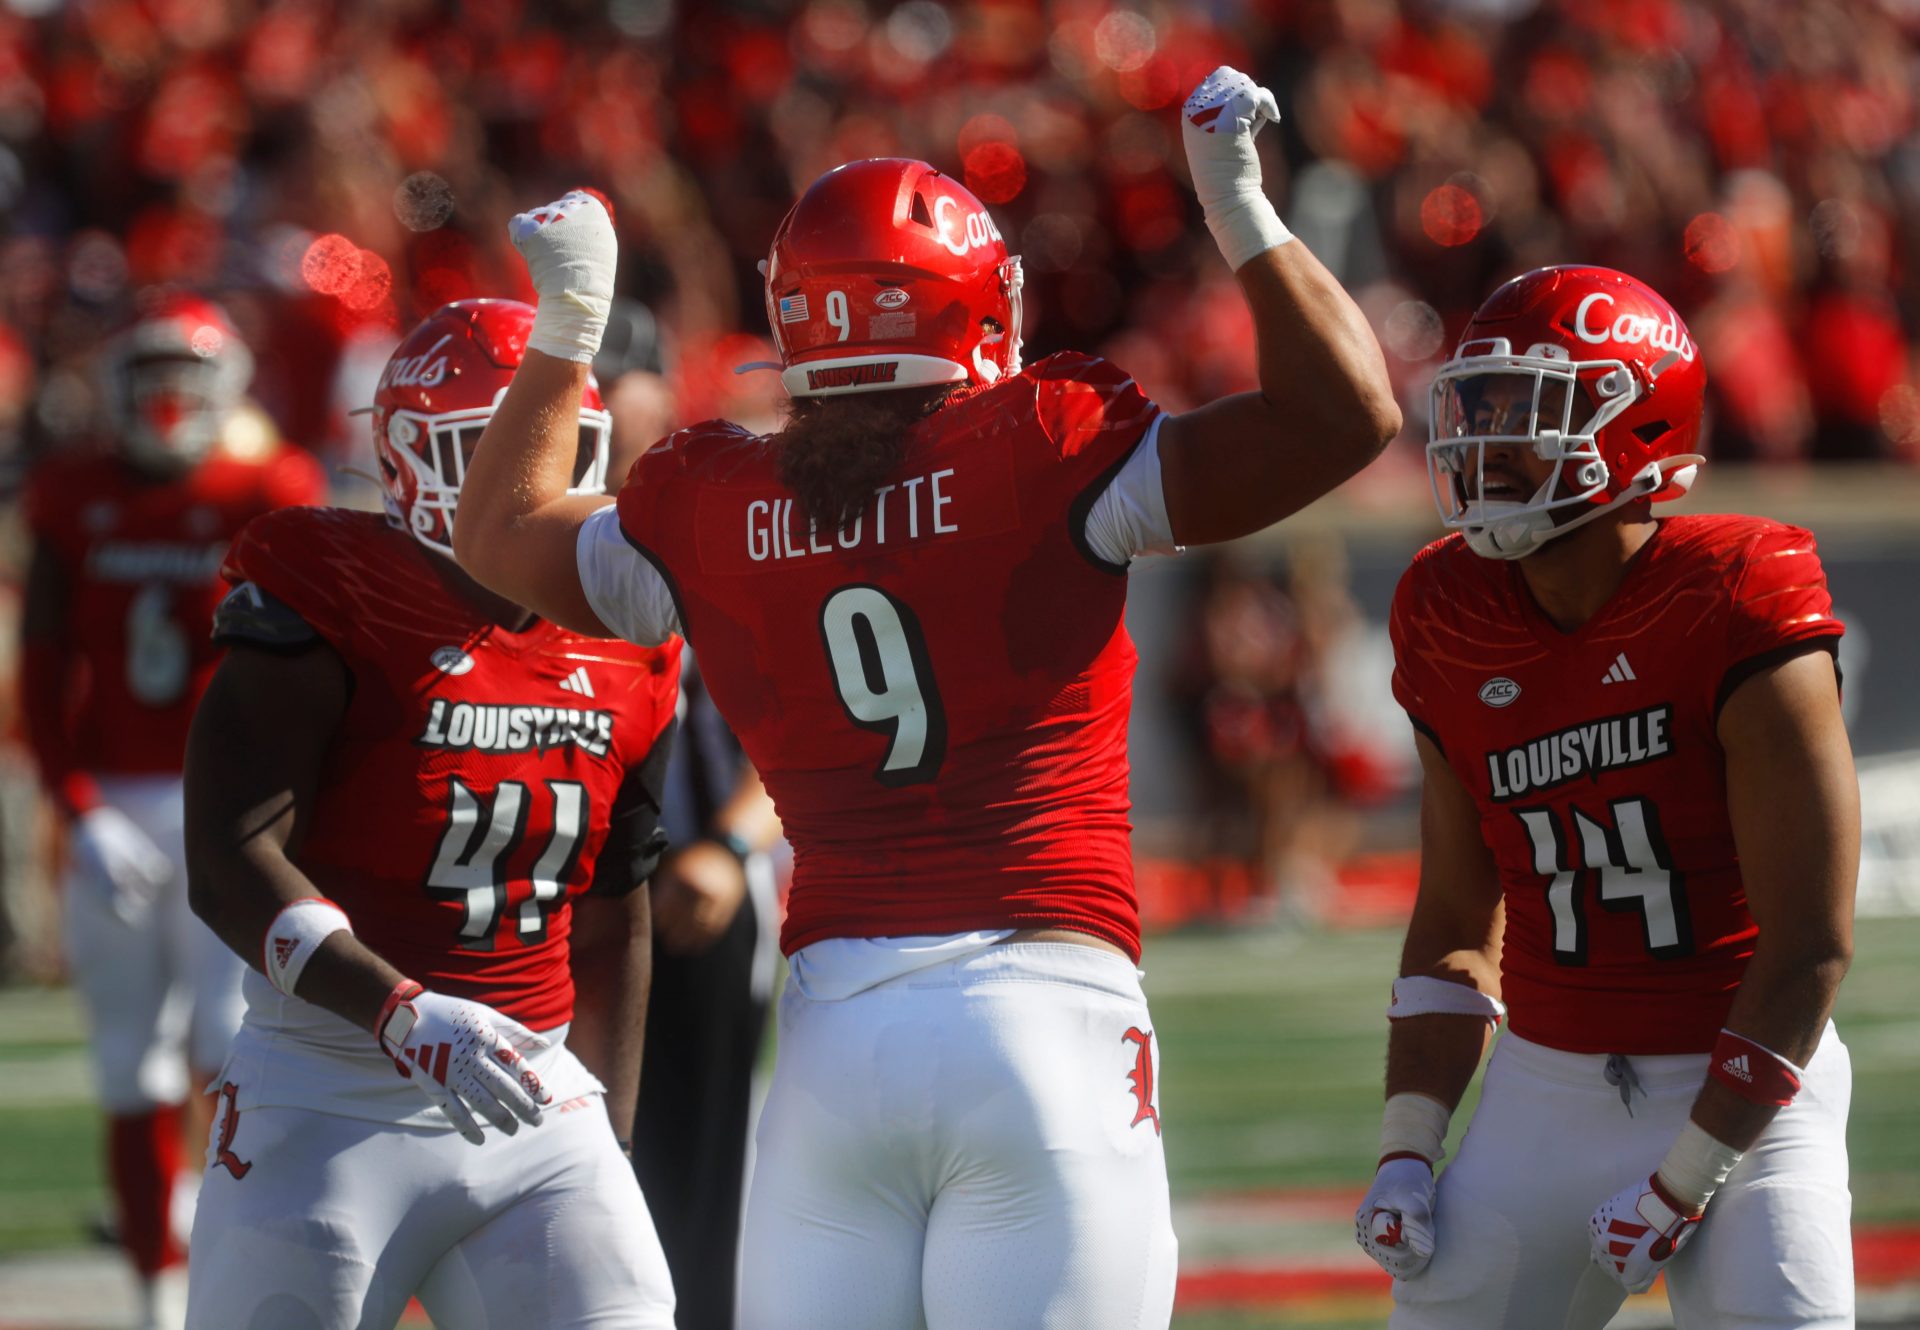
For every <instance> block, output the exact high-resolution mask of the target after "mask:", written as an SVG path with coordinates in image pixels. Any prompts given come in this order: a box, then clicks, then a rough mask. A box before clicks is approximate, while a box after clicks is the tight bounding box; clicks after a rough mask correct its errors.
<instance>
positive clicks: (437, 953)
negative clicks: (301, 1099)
mask: <svg viewBox="0 0 1920 1330" xmlns="http://www.w3.org/2000/svg"><path fill="white" fill-rule="evenodd" d="M225 574H226V576H227V578H228V580H230V581H232V582H233V583H235V584H236V590H235V591H234V592H233V593H232V594H231V595H230V596H229V597H228V600H227V601H226V602H225V603H223V604H222V606H221V609H220V615H219V618H218V620H217V621H216V624H217V627H218V629H219V630H220V631H221V632H223V633H224V634H225V635H227V636H229V637H231V638H234V639H236V640H246V641H253V642H261V641H262V639H261V637H260V635H259V634H257V633H255V634H249V633H247V632H245V631H243V628H242V625H243V621H244V620H245V617H246V610H247V605H246V601H247V598H248V597H249V595H252V594H254V593H256V592H258V593H263V594H264V596H267V597H271V598H272V599H273V600H274V601H277V602H279V603H280V604H281V605H284V606H285V607H287V608H289V609H291V610H292V611H293V612H294V613H295V614H297V615H298V616H299V617H300V619H301V620H304V621H305V624H306V626H307V627H309V628H311V630H312V631H313V632H314V633H316V634H318V635H319V637H320V638H321V639H323V640H324V641H325V642H326V643H327V644H328V645H330V646H331V647H332V648H333V649H334V651H335V652H337V653H338V654H339V656H340V658H341V660H342V661H344V662H345V664H346V666H347V669H348V670H349V671H350V672H351V674H352V685H351V698H350V700H349V702H348V706H347V712H346V715H345V717H344V719H343V720H342V722H341V725H340V729H339V731H338V733H337V734H336V735H335V736H334V741H333V745H332V747H331V749H330V750H329V752H328V754H327V757H326V760H325V765H324V767H323V769H322V771H321V776H320V781H319V788H318V790H317V791H316V797H315V800H314V807H313V813H312V816H311V818H310V820H309V825H308V828H307V831H306V836H305V839H304V841H303V843H302V844H301V845H300V847H299V849H298V851H297V852H296V854H295V861H296V862H297V864H298V865H299V867H300V869H301V871H303V872H304V873H306V875H307V876H308V877H309V878H311V879H312V881H313V883H314V885H315V886H316V887H318V888H319V889H320V890H321V892H322V893H323V894H325V895H326V897H327V898H328V899H330V900H332V901H335V902H337V903H338V904H339V905H340V907H341V908H342V909H344V910H345V911H346V912H347V915H348V917H349V918H351V919H352V920H353V928H354V932H355V934H356V935H357V936H358V937H359V938H360V940H361V941H362V942H365V943H366V944H367V945H368V946H369V947H371V948H373V950H375V951H377V952H379V953H380V954H381V955H382V956H384V957H386V958H387V959H388V960H389V961H391V962H392V963H393V964H394V965H395V966H397V967H398V968H399V969H400V971H401V972H402V973H404V974H406V975H408V976H409V977H411V978H413V979H417V980H419V981H420V982H421V983H423V984H425V985H427V987H429V988H431V989H434V990H436V991H439V992H444V993H448V994H451V995H452V996H454V997H462V998H469V999H472V1000H474V1001H477V1002H484V1003H486V1004H487V1005H488V1006H490V1007H493V1008H494V1009H495V1010H498V1011H502V1012H505V1013H506V1014H507V1015H509V1016H511V1017H513V1018H514V1019H515V1020H518V1021H519V1022H521V1023H522V1024H523V1025H526V1026H528V1027H529V1028H531V1029H534V1030H542V1031H544V1030H551V1029H553V1028H554V1027H556V1026H558V1025H562V1024H564V1023H566V1022H567V1021H569V1020H571V1019H572V1016H573V979H572V973H571V970H570V968H569V965H568V950H567V938H568V932H569V929H570V926H571V909H570V906H569V901H570V898H571V897H572V896H574V895H577V894H579V893H580V892H582V891H584V890H585V889H586V887H587V885H588V884H589V883H590V882H592V880H593V869H594V863H595V859H596V857H597V856H598V854H599V851H600V848H601V846H602V845H603V844H604V843H605V840H606V837H607V833H608V813H609V810H610V809H611V808H612V806H613V804H614V800H615V796H616V794H617V793H618V792H619V790H620V789H621V786H622V783H623V781H625V780H626V778H627V776H628V773H629V772H630V771H632V770H634V769H635V768H638V767H639V766H640V765H641V764H642V762H643V761H644V760H645V759H646V757H647V754H648V752H649V751H650V750H651V749H652V747H653V745H654V742H655V741H656V740H657V739H658V738H659V736H660V734H661V732H662V730H663V729H664V728H665V727H666V725H667V723H668V722H669V721H670V720H672V718H673V714H674V705H675V703H676V701H677V699H678V690H679V677H680V644H679V642H678V640H674V641H672V642H670V643H668V644H667V645H666V646H664V647H659V648H650V649H649V648H641V647H636V646H633V645H632V644H630V643H627V642H617V641H602V640H599V639H596V638H589V637H582V636H580V635H579V634H576V633H572V632H569V631H567V630H565V629H563V628H560V627H557V626H555V625H553V624H550V623H547V622H545V621H544V620H536V621H535V622H534V623H533V624H532V626H531V627H529V628H527V629H526V630H525V631H523V632H510V631H508V630H506V629H504V628H502V627H500V626H499V625H497V624H495V623H493V622H491V621H489V620H487V619H486V618H484V617H482V616H481V615H480V614H478V613H477V612H476V611H475V610H473V609H472V608H471V607H470V606H469V605H468V604H467V603H466V601H465V600H464V599H462V598H460V597H458V596H456V595H455V594H453V593H452V592H451V591H450V590H449V588H448V586H447V583H446V582H445V580H444V578H445V577H446V576H447V573H446V571H444V570H443V567H442V563H441V561H440V560H438V559H436V558H435V556H433V555H431V554H429V553H428V552H427V551H426V550H425V549H423V548H422V547H421V546H420V544H419V543H418V542H417V541H415V540H414V539H413V538H412V537H411V536H409V535H408V534H407V533H406V532H404V531H400V530H397V529H395V528H394V527H392V526H389V525H388V524H387V521H386V519H385V518H384V517H382V516H380V515H378V514H373V513H359V512H349V511H346V510H344V509H339V508H298V509H289V510H286V511H284V512H279V513H274V514H272V515H270V516H268V517H264V518H261V519H259V520H257V521H255V522H254V523H252V524H251V525H250V526H248V527H247V529H246V530H245V531H243V532H241V534H240V538H239V539H238V540H237V541H235V542H234V546H233V551H232V553H231V554H230V556H229V557H228V560H227V566H226V568H225ZM260 741H261V742H262V743H270V742H272V736H271V735H262V736H260ZM247 996H248V1002H249V1005H250V1007H251V1008H253V1009H254V1010H252V1011H250V1013H249V1016H248V1020H249V1022H256V1021H258V1020H261V1019H264V1013H265V1012H266V1011H267V1010H268V1009H270V1008H271V1009H274V1010H280V1013H281V1016H282V1017H284V1018H285V1020H287V1021H294V1020H297V1019H299V1018H300V1016H301V1015H302V1013H299V1012H295V1011H292V1010H290V1009H291V1008H293V1007H296V1006H297V1007H303V1008H304V1007H306V1004H301V1003H293V1002H291V1001H288V1002H281V1001H280V1000H279V997H278V994H277V993H275V992H274V990H273V989H272V988H271V987H270V986H269V985H268V984H267V983H266V981H265V980H264V979H263V978H261V977H260V976H259V975H258V974H254V973H249V975H248V988H247ZM307 1013H308V1014H311V1015H312V1016H313V1017H314V1019H315V1020H320V1018H323V1017H324V1018H326V1019H325V1020H324V1021H321V1022H320V1023H321V1024H322V1025H323V1026H327V1025H329V1023H331V1025H338V1026H339V1028H340V1030H341V1031H343V1032H345V1034H346V1035H347V1036H349V1040H348V1042H349V1043H350V1044H351V1046H352V1047H353V1048H354V1049H356V1050H360V1049H362V1047H363V1046H365V1051H367V1052H368V1053H369V1056H371V1054H372V1052H374V1051H376V1050H372V1049H371V1045H370V1041H368V1040H367V1038H366V1036H365V1035H364V1034H362V1033H361V1032H360V1031H358V1030H351V1029H350V1028H349V1027H347V1026H346V1024H345V1022H340V1021H338V1020H337V1019H336V1018H332V1017H330V1016H328V1015H327V1013H324V1012H321V1011H320V1010H319V1009H318V1008H307ZM311 1033H312V1034H313V1035H314V1037H315V1038H320V1037H321V1036H322V1034H323V1031H320V1030H315V1031H312V1032H311ZM392 1079H393V1078H392V1076H391V1064H390V1063H389V1064H388V1067H387V1074H386V1075H385V1076H384V1077H383V1078H381V1083H382V1084H386V1083H388V1082H391V1081H392ZM414 1097H415V1098H416V1099H417V1096H414Z"/></svg>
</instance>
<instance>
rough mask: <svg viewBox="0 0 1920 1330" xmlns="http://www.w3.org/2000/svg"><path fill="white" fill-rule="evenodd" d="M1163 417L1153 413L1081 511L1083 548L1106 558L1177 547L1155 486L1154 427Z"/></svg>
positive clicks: (1122, 559)
mask: <svg viewBox="0 0 1920 1330" xmlns="http://www.w3.org/2000/svg"><path fill="white" fill-rule="evenodd" d="M1166 418H1167V417H1166V414H1165V413H1164V412H1162V413H1161V414H1160V415H1158V416H1155V417H1154V420H1153V424H1151V425H1149V426H1148V427H1147V437H1146V438H1144V439H1142V440H1141V441H1140V446H1139V447H1138V448H1135V449H1134V450H1133V456H1131V457H1129V458H1128V459H1127V464H1126V465H1125V466H1123V467H1121V468H1120V474H1119V475H1117V476H1115V477H1114V478H1113V482H1112V483H1111V484H1109V485H1108V486H1107V488H1106V491H1105V493H1103V494H1101V496H1100V497H1099V498H1098V499H1095V500H1094V502H1093V508H1092V510H1091V511H1090V512H1089V513H1088V514H1087V530H1086V537H1087V548H1089V549H1091V550H1092V551H1093V552H1094V553H1095V554H1097V555H1099V556H1100V557H1101V558H1103V559H1105V560H1106V561H1107V562H1108V563H1117V564H1127V563H1131V562H1132V561H1133V560H1134V559H1135V558H1137V557H1139V556H1140V555H1142V554H1178V553H1179V552H1180V549H1181V547H1180V546H1179V545H1176V544H1175V543H1174V540H1173V528H1172V526H1171V525H1170V524H1169V523H1168V521H1167V496H1166V494H1165V492H1164V491H1163V490H1162V489H1161V488H1160V426H1161V423H1162V422H1164V421H1165V420H1166Z"/></svg>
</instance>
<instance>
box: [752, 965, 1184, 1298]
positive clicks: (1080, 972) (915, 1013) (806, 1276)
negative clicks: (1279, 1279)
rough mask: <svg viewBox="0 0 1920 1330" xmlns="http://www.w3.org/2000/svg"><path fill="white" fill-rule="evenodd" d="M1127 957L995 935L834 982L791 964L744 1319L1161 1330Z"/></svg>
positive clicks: (1153, 1147)
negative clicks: (901, 971) (802, 981)
mask: <svg viewBox="0 0 1920 1330" xmlns="http://www.w3.org/2000/svg"><path fill="white" fill-rule="evenodd" d="M1152 1032H1153V1026H1152V1022H1151V1020H1150V1018H1149V1017H1148V1015H1147V1004H1146V998H1145V997H1144V995H1143V994H1142V993H1141V990H1140V981H1139V972H1138V971H1136V970H1135V969H1134V967H1133V965H1132V964H1131V963H1130V962H1129V961H1127V960H1126V959H1125V958H1124V957H1121V956H1116V955H1113V954H1112V953H1110V952H1105V951H1101V950H1098V949H1095V948H1093V947H1086V946H1076V945H1074V944H1072V943H1013V944H1006V945H1000V946H993V947H989V948H987V949H985V950H984V951H980V952H977V953H974V954H972V955H970V956H967V957H965V958H963V959H960V960H955V961H950V962H946V963H943V964H939V965H934V966H931V967H929V968H926V969H922V970H916V971H914V972H912V973H910V974H906V975H902V976H900V977H899V978H896V979H893V980H890V981H888V982H886V983H883V984H880V985H879V986H877V987H874V988H869V989H865V990H863V991H861V992H858V993H856V994H854V995H853V996H851V997H847V998H843V999H840V1000H838V1001H817V1000H814V999H810V998H808V997H806V996H804V995H802V994H801V993H800V992H799V991H798V987H797V985H795V984H793V983H791V982H790V983H789V984H788V985H787V990H786V993H785V994H784V995H783V997H782V999H781V1004H780V1054H779V1061H778V1063H777V1065H776V1067H775V1069H774V1074H773V1085H772V1087H771V1089H770V1091H769V1093H768V1097H767V1103H766V1108H765V1110H764V1112H763V1113H762V1115H761V1119H760V1130H759V1135H758V1154H757V1155H756V1159H755V1164H754V1173H753V1184H752V1188H751V1190H750V1192H749V1195H748V1198H747V1213H746V1220H745V1234H744V1237H743V1250H742V1257H741V1269H742V1272H743V1274H742V1283H743V1287H742V1290H741V1301H740V1320H739V1324H740V1327H741V1330H927V1328H930V1330H1136V1328H1138V1330H1163V1327H1165V1326H1166V1325H1167V1323H1168V1321H1169V1319H1170V1318H1171V1316H1172V1311H1173V1285H1174V1264H1175V1243H1174V1236H1173V1225H1172V1222H1171V1216H1170V1211H1169V1204H1168V1199H1167V1169H1166V1156H1165V1154H1164V1153H1163V1151H1162V1149H1161V1143H1160V1132H1159V1095H1158V1072H1159V1060H1158V1048H1157V1045H1156V1044H1155V1042H1154V1040H1153V1037H1152Z"/></svg>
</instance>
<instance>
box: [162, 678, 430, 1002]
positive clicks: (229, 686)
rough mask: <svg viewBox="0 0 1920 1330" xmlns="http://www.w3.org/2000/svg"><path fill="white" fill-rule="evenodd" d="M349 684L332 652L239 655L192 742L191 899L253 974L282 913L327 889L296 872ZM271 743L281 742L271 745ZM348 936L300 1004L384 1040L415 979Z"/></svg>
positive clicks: (330, 941) (322, 960)
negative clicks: (384, 1009)
mask: <svg viewBox="0 0 1920 1330" xmlns="http://www.w3.org/2000/svg"><path fill="white" fill-rule="evenodd" d="M348 695H349V676H348V673H347V668H346V666H345V664H344V663H343V662H342V661H341V660H340V658H339V656H338V655H336V654H335V653H334V651H333V649H332V648H331V647H328V646H324V645H315V646H311V647H309V648H307V649H306V650H305V651H302V652H300V653H298V654H295V655H281V654H277V653H273V652H268V651H263V650H258V649H255V648H252V647H247V646H236V647H234V648H233V650H232V651H230V652H229V653H228V654H227V657H226V659H225V660H224V661H222V662H221V664H220V668H219V669H218V670H217V671H216V672H215V674H214V677H213V681H212V683H211V684H210V685H209V687H208V689H207V692H206V696H205V697H204V698H202V700H201V702H200V708H199V710H198V711H197V712H196V713H195V714H194V718H193V730H192V732H191V734H190V735H189V736H188V739H187V761H186V773H185V776H186V804H187V828H186V833H187V882H188V886H187V898H188V902H189V904H190V905H191V906H192V907H193V912H194V913H195V914H196V915H198V916H199V917H200V918H201V920H202V921H203V922H205V923H206V925H207V926H208V927H209V928H211V929H212V930H213V931H214V932H215V933H216V934H218V935H219V937H220V940H221V941H223V942H225V943H226V944H227V945H228V946H229V947H232V948H233V949H234V951H235V952H237V953H238V954H239V955H240V958H241V959H242V960H244V961H246V962H247V964H249V965H251V966H252V967H253V968H254V969H256V970H258V969H261V968H262V967H261V961H262V956H261V950H260V948H261V939H262V938H264V937H265V936H266V932H267V929H268V928H269V927H270V926H271V925H272V923H273V919H274V916H275V915H277V914H279V912H280V911H281V909H282V908H284V907H285V906H287V905H289V904H291V903H292V902H294V901H297V900H301V899H303V898H306V897H312V896H319V895H321V894H322V893H321V891H320V890H319V889H318V888H317V887H315V886H314V884H313V882H312V881H311V880H310V879H308V877H307V875H306V874H305V873H303V872H301V871H300V869H299V867H298V866H297V865H296V864H295V863H294V861H293V856H294V855H296V854H297V853H298V851H299V848H300V842H301V838H302V836H304V834H305V832H306V829H307V822H308V818H309V817H310V816H311V814H312V809H313V802H314V794H315V790H316V788H317V785H318V782H319V778H320V773H321V771H322V769H323V767H324V765H325V761H326V754H327V749H328V747H329V746H330V745H331V744H332V742H333V736H334V734H335V732H336V731H337V730H338V729H339V726H340V722H341V720H342V718H343V717H344V716H345V715H346V710H347V700H348ZM268 734H271V735H272V736H273V741H272V742H271V743H264V742H261V739H260V736H262V735H268ZM404 977H405V976H403V975H402V974H401V973H400V972H399V971H398V970H396V969H394V967H393V966H391V965H389V964H388V963H387V962H386V961H385V960H382V959H381V958H380V957H379V956H378V955H376V954H375V953H374V952H372V951H370V950H368V949H367V948H366V947H365V946H363V945H361V944H360V943H359V942H358V941H357V940H355V939H354V937H353V935H352V934H350V933H347V932H344V931H342V932H337V933H334V934H333V935H332V936H330V937H328V938H327V939H326V941H324V942H322V943H321V944H320V947H319V949H318V950H317V951H316V952H314V954H313V957H312V959H311V960H309V961H308V962H307V967H306V969H305V970H304V971H302V972H301V975H300V983H299V989H298V996H299V997H301V998H303V999H305V1000H306V1001H308V1002H312V1003H314V1004H315V1005H316V1006H321V1007H325V1008H326V1009H327V1010H328V1011H331V1012H333V1013H334V1014H335V1015H337V1016H339V1017H341V1018H342V1019H343V1020H347V1021H350V1022H351V1023H353V1024H354V1025H356V1026H358V1027H360V1028H361V1029H363V1030H366V1031H367V1032H368V1034H369V1035H372V1034H373V1032H374V1027H375V1024H376V1023H377V1021H378V1019H379V1015H380V1008H381V1006H382V1004H384V1003H385V1001H386V999H387V994H389V993H390V992H392V991H393V986H394V985H395V984H397V983H399V982H400V981H401V979H402V978H404Z"/></svg>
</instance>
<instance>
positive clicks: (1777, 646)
mask: <svg viewBox="0 0 1920 1330" xmlns="http://www.w3.org/2000/svg"><path fill="white" fill-rule="evenodd" d="M1845 631H1846V626H1845V625H1844V624H1842V623H1841V622H1840V621H1839V620H1838V619H1836V618H1834V617H1833V598H1832V596H1831V595H1829V594H1828V592H1827V574H1826V570H1825V569H1824V568H1822V567H1821V565H1820V553H1819V550H1818V548H1817V547H1816V545H1815V543H1814V539H1813V533H1812V532H1811V531H1807V530H1805V529H1804V528H1802V527H1797V526H1785V525H1779V524H1775V523H1768V524H1766V525H1765V526H1763V527H1762V528H1761V529H1760V530H1759V531H1758V532H1756V533H1755V535H1754V536H1753V538H1752V541H1751V543H1750V544H1749V545H1748V546H1747V549H1746V552H1745V558H1744V559H1743V561H1742V564H1741V567H1740V568H1739V569H1738V570H1737V571H1736V573H1735V579H1734V581H1733V584H1732V593H1731V600H1730V603H1729V606H1728V614H1727V632H1726V649H1725V656H1724V657H1723V667H1722V669H1721V672H1720V679H1719V682H1718V684H1717V685H1716V687H1715V690H1714V699H1713V711H1714V714H1715V715H1716V716H1717V715H1718V714H1719V711H1720V708H1721V707H1722V706H1724V705H1725V704H1726V700H1727V698H1728V697H1730V696H1732V694H1733V690H1734V689H1736V688H1738V687H1739V686H1740V685H1741V684H1742V683H1744V682H1745V681H1746V680H1747V679H1749V678H1751V677H1752V676H1753V675H1754V674H1755V673H1757V672H1758V671H1760V670H1763V669H1765V668H1766V667H1767V666H1768V665H1771V664H1774V663H1775V662H1777V661H1780V660H1783V659H1786V658H1787V657H1789V656H1792V655H1795V654H1797V653H1799V652H1801V651H1805V650H1813V649H1819V648H1820V647H1825V648H1826V649H1829V650H1831V649H1832V648H1833V646H1834V644H1835V643H1836V642H1837V641H1838V640H1839V638H1840V636H1841V634H1842V633H1844V632H1845Z"/></svg>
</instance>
